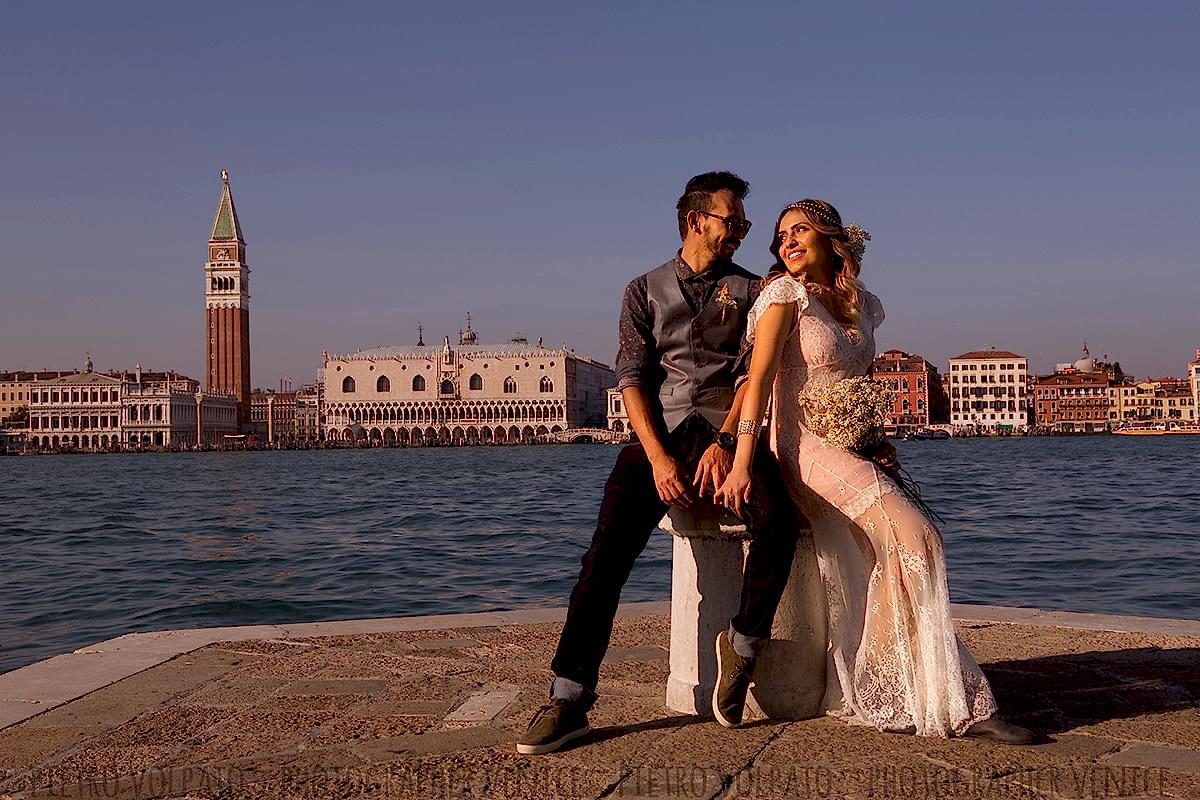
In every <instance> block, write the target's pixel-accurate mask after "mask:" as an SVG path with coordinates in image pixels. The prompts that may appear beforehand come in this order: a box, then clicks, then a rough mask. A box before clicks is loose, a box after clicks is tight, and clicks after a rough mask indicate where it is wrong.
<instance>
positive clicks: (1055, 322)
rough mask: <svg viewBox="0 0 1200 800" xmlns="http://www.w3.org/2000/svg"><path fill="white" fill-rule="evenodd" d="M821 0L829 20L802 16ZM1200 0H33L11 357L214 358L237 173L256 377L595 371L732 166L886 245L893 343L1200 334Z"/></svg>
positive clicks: (2, 227) (946, 350)
mask: <svg viewBox="0 0 1200 800" xmlns="http://www.w3.org/2000/svg"><path fill="white" fill-rule="evenodd" d="M817 5H820V6H828V8H816V7H814V6H817ZM1198 9H1200V6H1197V5H1196V4H1194V3H1183V2H1151V3H1147V4H1143V5H1141V6H1134V5H1132V4H1128V3H1110V2H1090V3H1083V2H1059V3H1025V2H1007V3H999V2H996V3H969V4H968V3H957V2H956V3H924V4H917V5H912V6H911V7H910V6H908V5H902V4H893V3H838V4H832V3H830V4H797V3H794V2H778V3H774V2H772V3H744V4H733V3H728V2H723V3H708V2H687V3H659V4H646V3H641V4H634V3H620V2H617V3H607V4H578V5H576V4H566V3H515V4H474V3H460V4H446V5H445V6H439V5H437V4H427V3H426V4H409V3H391V4H383V3H379V4H368V3H355V4H348V5H345V6H339V7H337V8H336V9H335V8H334V7H333V6H330V5H328V4H320V5H318V4H305V3H288V4H283V3H276V4H267V3H239V4H224V3H219V2H214V3H208V4H204V5H203V6H196V5H192V4H166V3H113V4H99V5H97V4H83V3H80V4H68V3H45V4H21V5H18V6H14V7H12V8H10V9H7V10H6V14H5V23H4V26H3V29H2V30H0V90H2V91H0V96H2V97H3V101H4V108H5V114H4V120H3V123H2V124H0V144H2V146H3V152H4V156H5V157H4V177H5V190H4V191H3V192H0V235H2V239H3V241H4V243H5V244H4V248H3V254H2V255H0V265H2V268H0V272H2V282H0V292H2V293H3V296H4V298H5V303H4V311H3V314H0V370H4V369H30V368H42V367H50V368H63V367H66V368H69V367H72V366H77V365H79V364H80V363H82V361H83V353H84V351H89V350H90V351H91V353H92V356H93V358H94V360H95V362H96V365H97V367H98V368H102V369H107V368H129V367H132V365H133V364H134V363H136V362H140V363H142V364H143V365H144V366H147V367H152V368H155V369H179V370H181V371H184V372H187V373H189V374H192V375H200V374H201V371H200V365H201V363H202V361H203V340H202V337H201V334H202V324H203V316H202V315H203V295H202V291H203V285H202V274H203V273H202V270H203V261H204V256H205V243H206V240H207V236H208V229H209V226H210V225H211V221H212V217H213V214H214V212H215V209H216V203H217V199H218V194H219V190H220V174H219V173H220V170H221V169H222V168H228V169H229V171H230V173H231V176H232V177H231V180H232V186H233V190H234V197H235V200H236V202H237V205H238V212H239V216H240V218H241V222H242V226H243V229H244V232H245V235H246V238H247V241H248V243H249V262H250V265H251V268H252V270H253V278H252V282H251V286H252V287H253V299H252V301H251V309H252V310H251V344H252V364H253V370H254V375H253V378H254V382H255V384H256V385H262V386H271V385H274V384H275V383H276V382H277V381H278V378H279V377H280V376H282V375H287V376H290V377H292V378H294V379H295V380H296V382H297V383H298V384H299V383H302V382H305V381H307V380H310V379H311V377H312V375H313V373H314V371H315V370H316V368H317V367H318V366H319V365H320V357H321V351H322V350H329V351H330V352H346V351H350V350H355V349H359V348H366V347H373V346H376V345H380V344H411V343H415V337H416V327H417V322H418V321H420V322H422V323H423V324H424V326H425V336H426V341H427V342H430V341H440V339H441V337H442V335H450V336H451V337H452V338H453V337H457V332H458V329H459V328H460V327H462V325H463V317H464V315H465V313H466V312H467V311H470V312H471V313H472V316H473V318H474V320H475V328H476V329H477V330H478V331H479V332H480V334H481V338H482V340H483V341H503V340H507V339H508V338H509V337H510V336H512V334H513V333H514V331H517V330H520V331H522V332H523V333H524V334H525V335H526V336H528V337H529V338H530V339H531V340H536V339H537V338H538V337H542V338H543V339H544V341H545V342H546V343H547V344H560V343H566V344H568V345H569V346H572V347H574V348H575V349H576V350H577V351H579V352H582V353H587V354H590V355H592V356H594V357H596V358H598V359H600V360H602V361H606V362H609V363H611V361H612V359H613V355H614V352H615V349H616V334H615V329H616V325H615V322H616V316H617V310H618V305H619V300H620V295H621V290H622V288H623V286H624V285H625V283H626V282H628V281H629V280H630V279H631V278H632V277H634V276H635V275H637V274H638V273H641V272H644V271H646V270H647V269H649V268H651V267H653V266H655V265H657V264H659V263H661V262H662V261H664V260H666V259H667V258H669V257H670V256H671V255H672V253H673V252H674V250H675V248H676V247H677V246H678V237H677V234H676V230H675V223H674V209H673V204H674V201H675V198H676V196H677V195H678V193H679V191H680V189H681V188H682V184H683V182H684V181H685V180H686V179H687V178H688V177H689V176H690V175H692V174H695V173H697V172H701V171H704V170H708V169H732V170H734V171H737V172H739V173H740V174H742V175H743V176H744V177H746V178H747V179H748V180H750V182H751V184H752V191H751V196H750V198H749V199H748V202H747V212H748V214H749V215H750V216H751V218H752V219H754V220H755V221H756V223H757V228H756V229H755V230H754V231H753V232H752V233H751V234H750V236H749V238H748V239H747V241H746V242H745V245H744V246H743V248H742V250H741V252H740V254H739V261H740V262H741V263H742V264H743V265H744V266H746V267H748V268H750V269H753V270H756V271H762V270H765V268H766V266H767V264H768V255H767V252H766V248H767V245H768V239H769V230H770V225H771V224H772V222H773V221H774V217H775V214H776V213H777V211H778V209H779V208H780V207H781V206H782V205H784V204H786V203H787V202H789V201H791V200H794V199H798V198H800V197H806V196H815V197H822V198H825V199H827V200H829V201H831V202H833V203H834V204H835V205H837V206H838V207H839V208H840V209H841V211H842V214H843V216H844V217H845V218H846V219H847V220H856V221H858V222H860V223H861V224H863V225H864V226H866V227H867V228H868V229H870V230H871V232H872V234H873V236H874V239H873V241H872V242H871V245H870V249H869V250H868V253H867V258H866V260H865V262H864V267H863V279H864V281H865V282H866V284H867V286H868V287H869V288H870V289H871V290H872V291H874V292H875V293H876V294H878V295H879V296H880V297H881V298H882V299H883V302H884V305H885V307H886V309H887V312H888V320H887V322H886V323H885V327H884V328H882V329H881V330H880V332H879V336H878V339H879V344H880V346H881V348H886V347H899V348H901V349H905V350H908V351H910V352H917V353H920V354H922V355H924V356H926V357H927V358H929V359H930V360H932V361H934V362H935V363H939V364H942V365H943V368H944V363H945V360H946V359H947V358H948V357H949V356H953V355H956V354H957V353H959V352H963V351H967V350H974V349H980V348H984V347H987V346H989V345H995V346H997V347H1000V348H1003V349H1009V350H1016V351H1018V352H1021V353H1026V354H1028V355H1029V356H1030V358H1031V362H1032V365H1033V366H1034V367H1035V368H1036V369H1039V370H1049V369H1052V367H1053V364H1054V363H1055V362H1058V361H1072V360H1074V359H1075V358H1077V357H1078V353H1079V348H1080V346H1081V344H1082V341H1083V340H1084V339H1086V340H1087V341H1088V344H1089V345H1090V346H1091V349H1092V353H1093V354H1094V355H1097V356H1099V355H1101V354H1103V353H1108V354H1109V355H1110V356H1111V357H1113V358H1117V359H1119V360H1120V361H1121V362H1122V364H1123V366H1124V367H1125V368H1126V370H1127V371H1131V372H1133V373H1135V374H1137V375H1142V376H1144V375H1160V374H1182V373H1183V370H1184V364H1185V363H1186V361H1187V360H1189V359H1190V358H1191V357H1192V356H1193V351H1194V349H1195V348H1197V347H1200V326H1198V325H1197V319H1198V318H1200V315H1198V314H1197V300H1198V298H1200V278H1198V277H1197V270H1196V263H1197V256H1196V250H1197V247H1196V245H1195V244H1194V242H1193V241H1192V240H1191V238H1192V237H1191V236H1190V235H1189V234H1190V233H1191V232H1192V231H1193V230H1194V229H1195V227H1196V225H1195V219H1196V217H1197V212H1198V211H1200V200H1198V199H1197V193H1196V185H1197V176H1198V175H1200V170H1198V167H1200V163H1198V162H1200V158H1198V155H1197V142H1198V141H1200V136H1198V134H1200V130H1198V128H1200V125H1198V122H1200V96H1198V95H1200V59H1197V57H1196V55H1195V42H1194V37H1195V34H1196V32H1197V30H1200V10H1198Z"/></svg>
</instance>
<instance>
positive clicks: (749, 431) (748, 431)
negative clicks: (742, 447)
mask: <svg viewBox="0 0 1200 800" xmlns="http://www.w3.org/2000/svg"><path fill="white" fill-rule="evenodd" d="M761 427H762V423H761V422H759V421H758V420H756V419H743V420H738V436H757V435H758V429H759V428H761Z"/></svg>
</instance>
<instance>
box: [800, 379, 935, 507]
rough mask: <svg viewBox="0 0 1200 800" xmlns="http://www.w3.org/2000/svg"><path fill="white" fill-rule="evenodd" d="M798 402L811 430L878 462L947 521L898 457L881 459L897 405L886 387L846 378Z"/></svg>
mask: <svg viewBox="0 0 1200 800" xmlns="http://www.w3.org/2000/svg"><path fill="white" fill-rule="evenodd" d="M797 399H798V400H799V401H800V405H801V406H803V408H804V424H805V425H806V427H807V428H808V429H809V430H810V431H812V432H813V433H815V434H817V435H818V436H820V437H821V438H822V439H824V440H825V441H826V442H827V443H828V444H830V445H832V446H834V447H839V448H841V449H843V450H849V451H851V452H853V453H857V454H858V455H860V456H862V457H863V458H868V459H871V460H873V461H875V462H876V464H877V465H878V466H879V468H880V469H882V470H883V471H884V473H885V474H886V475H887V476H888V477H889V478H891V479H892V480H893V481H895V482H896V485H897V486H899V487H900V490H901V491H902V492H904V494H906V495H908V497H909V499H910V500H912V501H913V502H914V503H916V504H917V506H918V507H919V508H920V509H921V510H922V511H924V512H925V513H926V514H927V515H929V516H931V517H933V518H935V519H937V520H940V521H942V522H945V520H943V519H942V517H941V515H940V514H938V513H937V512H936V511H934V510H933V509H932V508H930V507H929V505H928V504H927V503H926V502H925V500H924V499H923V498H922V497H921V486H920V484H918V483H917V482H916V481H915V480H913V477H912V476H911V475H909V474H908V473H907V472H906V471H905V470H904V469H903V468H901V467H900V465H899V463H897V462H896V461H895V459H894V458H893V459H889V460H886V461H885V460H882V459H880V458H879V453H880V450H881V448H882V445H883V443H884V442H885V440H886V439H887V437H886V435H885V434H884V430H883V425H884V423H885V422H886V421H887V418H888V415H890V414H891V413H892V409H893V408H894V407H895V402H896V400H895V396H894V395H893V393H892V390H891V389H889V388H888V387H887V385H886V384H884V383H882V382H880V381H877V380H872V379H871V378H842V379H841V380H840V381H838V382H837V383H831V384H829V385H827V386H822V387H820V388H816V387H809V388H808V389H805V390H804V391H803V392H801V393H800V395H799V397H798V398H797Z"/></svg>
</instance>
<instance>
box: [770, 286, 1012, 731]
mask: <svg viewBox="0 0 1200 800" xmlns="http://www.w3.org/2000/svg"><path fill="white" fill-rule="evenodd" d="M779 303H785V304H786V303H795V304H796V307H797V311H798V312H799V313H798V319H797V322H796V326H795V328H794V329H793V331H792V332H791V334H790V336H789V338H788V340H787V342H786V343H785V345H784V349H783V355H782V358H781V361H780V365H779V372H778V375H777V377H776V379H775V386H774V389H773V392H772V408H773V411H772V414H771V425H770V443H771V449H772V451H773V452H774V453H775V455H776V457H777V458H778V460H779V465H780V468H781V469H782V471H783V475H784V479H785V481H786V483H787V485H788V489H789V491H790V492H791V494H792V497H793V499H794V501H795V502H796V504H797V505H798V506H799V507H800V509H801V510H802V511H803V512H804V513H805V515H806V516H807V517H808V518H809V520H810V521H811V522H812V527H813V536H814V543H815V545H816V551H817V560H818V563H819V566H820V570H821V579H822V581H823V582H824V584H825V593H826V597H827V601H828V618H829V647H828V653H829V663H828V667H829V669H828V685H827V687H826V693H825V701H824V710H825V711H826V713H829V714H833V715H836V716H841V717H845V718H846V719H847V720H849V721H850V722H854V723H857V724H862V725H871V726H874V727H875V728H877V729H879V730H881V731H906V730H915V732H916V733H917V734H919V735H923V736H950V735H953V734H959V733H962V732H963V731H964V730H966V728H968V727H969V726H970V725H972V724H973V723H975V722H978V721H980V720H983V719H986V718H988V717H990V716H991V715H992V714H993V713H995V711H996V702H995V699H994V698H993V696H992V690H991V687H990V686H989V685H988V682H987V679H986V678H985V677H984V676H983V673H982V672H981V671H980V669H979V665H978V664H977V663H976V662H975V659H974V658H973V657H972V656H971V654H970V653H969V652H968V651H967V649H966V648H965V647H964V646H963V645H962V643H961V642H960V641H959V639H958V636H957V634H956V633H955V631H954V624H953V621H952V620H951V618H950V595H949V592H948V590H947V588H946V558H945V554H944V552H943V549H942V538H941V534H940V533H939V532H938V530H937V529H936V528H935V527H934V525H933V523H932V522H931V521H930V520H929V518H928V517H926V516H925V515H924V514H923V513H922V512H921V511H920V510H919V509H918V508H917V506H916V505H915V504H914V503H912V502H911V501H910V500H909V499H908V498H907V497H906V496H905V495H904V494H903V493H902V492H900V491H899V489H897V487H896V486H895V484H894V483H892V481H891V480H890V479H889V478H887V477H886V476H885V475H884V474H883V473H882V472H881V471H880V470H879V469H878V468H877V467H876V466H875V465H874V464H873V463H872V462H871V461H869V460H867V459H864V458H860V457H859V456H856V455H854V454H852V453H849V452H847V451H845V450H842V449H839V448H837V447H834V446H832V445H827V444H826V443H825V442H824V440H822V439H821V437H820V436H818V435H816V434H815V433H813V432H811V431H810V430H808V429H807V428H806V427H805V425H804V412H803V409H802V407H801V406H800V404H799V402H798V401H797V395H799V393H800V392H801V391H803V390H804V389H806V388H810V387H813V386H818V387H819V386H821V385H826V384H830V383H834V382H836V381H838V380H840V379H842V378H848V377H854V376H859V375H866V374H867V372H868V370H869V369H870V367H871V362H872V360H873V359H874V358H875V328H876V327H878V325H879V323H880V322H882V321H883V306H882V305H881V304H880V302H879V299H878V298H877V297H875V295H873V294H870V293H865V297H864V305H863V311H862V317H861V322H860V326H859V327H860V330H848V329H847V327H846V326H844V325H842V324H841V323H840V322H838V320H837V319H836V318H834V317H833V315H832V314H831V313H830V312H829V311H828V310H827V309H826V308H825V306H824V305H822V304H821V303H820V302H818V301H816V300H813V301H811V302H810V297H809V293H808V291H807V290H806V289H805V287H804V285H803V284H802V283H800V282H798V281H796V280H794V279H793V278H791V277H790V276H784V277H781V278H777V279H775V280H774V281H772V282H771V283H770V284H768V285H767V286H766V287H765V288H764V290H763V292H762V294H761V295H760V296H759V298H758V301H757V302H756V303H755V305H754V308H753V309H752V310H751V312H750V318H749V322H748V325H749V330H750V331H751V334H750V335H751V337H753V330H754V325H755V323H756V322H757V320H758V318H759V316H760V314H761V313H762V311H763V310H764V309H765V308H766V307H767V306H769V305H772V304H779Z"/></svg>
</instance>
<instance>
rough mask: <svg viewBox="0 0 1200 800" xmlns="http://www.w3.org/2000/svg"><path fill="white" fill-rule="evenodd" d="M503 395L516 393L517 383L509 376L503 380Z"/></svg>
mask: <svg viewBox="0 0 1200 800" xmlns="http://www.w3.org/2000/svg"><path fill="white" fill-rule="evenodd" d="M504 393H505V394H516V393H517V382H516V381H515V380H513V378H512V376H511V375H510V376H509V377H507V378H505V379H504Z"/></svg>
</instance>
